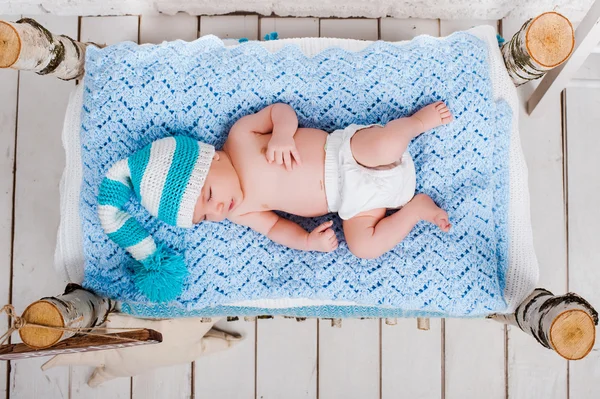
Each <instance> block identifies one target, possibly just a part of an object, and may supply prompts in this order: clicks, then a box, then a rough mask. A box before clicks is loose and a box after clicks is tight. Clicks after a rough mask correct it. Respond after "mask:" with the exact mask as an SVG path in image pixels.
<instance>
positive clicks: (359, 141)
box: [350, 101, 452, 168]
mask: <svg viewBox="0 0 600 399" xmlns="http://www.w3.org/2000/svg"><path fill="white" fill-rule="evenodd" d="M451 121H452V114H451V113H450V111H449V110H448V107H446V104H444V103H443V102H442V101H438V102H436V103H433V104H430V105H428V106H426V107H424V108H421V109H420V110H419V111H417V112H416V113H415V114H414V115H412V116H409V117H407V118H400V119H396V120H393V121H391V122H389V123H388V124H387V125H385V127H379V126H373V127H370V128H367V129H362V130H359V131H358V132H356V133H355V134H354V136H352V140H351V142H350V146H351V148H352V155H353V156H354V159H356V162H358V163H360V164H361V165H364V166H366V167H370V168H375V167H377V166H382V165H389V164H391V163H394V162H396V161H398V160H400V158H401V157H402V154H404V152H406V148H407V147H408V143H410V141H411V140H412V139H414V138H415V137H417V136H418V135H419V134H421V133H423V132H425V131H427V130H429V129H433V128H434V127H437V126H440V125H444V124H446V123H450V122H451Z"/></svg>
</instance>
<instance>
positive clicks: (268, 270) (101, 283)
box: [81, 33, 511, 317]
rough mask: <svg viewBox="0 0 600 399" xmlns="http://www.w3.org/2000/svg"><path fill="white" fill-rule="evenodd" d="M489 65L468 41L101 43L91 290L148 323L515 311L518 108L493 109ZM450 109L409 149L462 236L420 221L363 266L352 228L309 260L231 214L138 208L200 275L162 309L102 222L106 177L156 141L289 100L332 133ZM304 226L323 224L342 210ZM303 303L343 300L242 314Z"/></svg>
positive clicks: (87, 182) (91, 97) (89, 149)
mask: <svg viewBox="0 0 600 399" xmlns="http://www.w3.org/2000/svg"><path fill="white" fill-rule="evenodd" d="M487 58H488V49H487V47H486V45H485V43H484V42H483V41H481V40H480V39H478V38H476V37H475V36H472V35H470V34H467V33H457V34H454V35H452V36H450V37H448V38H445V39H436V38H431V37H426V36H421V37H418V38H417V39H415V40H413V41H412V42H410V43H408V44H403V45H394V44H390V43H385V42H376V43H374V44H372V45H370V46H369V47H367V48H366V49H365V50H363V51H360V52H349V51H346V50H342V49H339V48H330V49H327V50H325V51H323V52H321V53H319V54H317V55H315V56H314V57H310V58H309V57H306V56H305V55H303V53H302V52H301V51H300V49H299V48H298V47H297V46H294V45H288V46H285V47H284V48H283V49H281V50H280V51H277V52H276V53H270V52H268V51H267V50H265V49H264V48H263V47H261V45H260V44H258V43H256V42H249V43H245V44H242V45H240V46H238V47H236V48H232V49H228V48H225V47H224V46H223V43H222V42H221V41H220V40H219V39H217V38H216V37H204V38H201V39H199V40H196V41H194V42H191V43H185V42H182V41H177V42H171V43H164V44H161V45H145V46H138V45H136V44H134V43H121V44H118V45H115V46H110V47H106V48H104V49H97V48H94V47H90V48H88V50H87V56H86V75H85V81H84V84H85V91H84V104H83V113H82V118H83V119H82V129H81V144H82V157H83V177H84V181H83V186H82V192H81V215H82V220H83V236H84V237H85V238H84V253H85V258H86V264H85V281H84V286H85V287H87V288H89V289H92V290H93V291H95V292H97V293H99V294H102V295H105V296H108V297H111V298H114V299H118V300H120V301H122V303H123V306H122V310H123V311H125V312H128V313H131V314H135V315H139V316H146V317H177V316H199V315H202V316H213V315H256V314H287V315H297V316H318V317H349V316H371V317H395V316H415V315H429V316H480V315H484V314H488V313H490V312H500V311H502V310H503V309H505V307H506V304H505V302H504V298H503V292H504V285H505V277H504V276H505V272H506V270H507V266H508V262H507V258H508V244H507V242H508V237H507V234H508V229H507V214H508V198H509V191H508V187H509V185H508V163H509V155H508V147H509V141H510V131H511V110H510V108H509V106H508V105H507V104H506V103H505V102H495V101H494V100H493V93H492V84H491V81H490V75H489V71H488V66H487V65H488V63H487ZM437 100H444V101H445V102H446V103H447V104H448V106H449V107H450V109H451V110H452V112H453V114H454V117H455V120H454V122H452V123H450V124H449V125H446V126H442V127H439V128H436V129H434V130H432V131H429V132H426V133H425V134H422V135H421V136H419V137H418V138H417V139H415V140H414V141H413V142H412V143H411V145H410V153H411V154H412V157H413V159H414V162H415V166H416V171H417V191H418V192H424V193H427V194H429V195H430V196H431V197H432V198H433V199H434V200H435V202H436V203H438V204H439V205H440V206H441V207H442V208H443V209H445V210H447V211H448V213H449V215H450V220H451V222H452V224H453V228H452V230H451V232H450V233H448V234H444V233H441V232H440V231H439V230H438V229H437V228H436V227H435V226H434V225H432V224H429V223H427V222H420V223H419V224H418V225H417V226H416V227H415V228H414V229H413V231H412V232H411V233H410V235H409V236H408V237H407V238H406V239H405V240H404V241H403V242H402V243H400V244H399V245H398V246H397V247H396V248H394V249H393V250H392V251H389V252H388V253H386V254H385V255H383V256H381V257H380V258H378V259H376V260H361V259H358V258H356V257H354V256H353V255H352V254H351V253H350V252H349V251H348V248H347V246H346V244H345V242H344V241H343V233H342V230H341V223H339V220H337V221H336V223H335V229H336V232H337V235H338V238H339V239H340V240H341V242H340V246H339V248H338V249H337V250H336V251H334V252H332V253H327V254H326V253H315V252H300V251H296V250H291V249H288V248H285V247H283V246H280V245H278V244H275V243H273V242H272V241H270V240H269V239H267V238H266V237H263V236H261V235H260V234H258V233H255V232H253V231H251V230H249V229H248V228H245V227H242V226H237V225H234V224H232V223H230V222H227V221H225V222H222V223H203V224H202V225H199V226H196V227H195V228H193V229H191V230H184V229H178V228H175V227H171V226H168V225H166V224H164V223H162V222H160V221H158V220H155V219H154V218H152V217H151V216H150V215H149V214H148V213H147V212H146V211H145V210H144V209H143V208H142V207H141V206H140V205H139V204H138V203H136V202H135V201H131V203H130V204H129V205H128V212H130V213H131V214H133V215H134V216H135V217H136V218H137V219H138V220H139V221H140V222H141V223H142V224H143V225H144V226H145V227H146V228H147V229H148V231H150V232H151V234H152V235H153V236H154V237H155V238H156V239H157V241H159V242H161V243H166V244H167V245H168V247H170V248H171V249H173V250H174V251H177V252H180V253H185V258H186V262H187V265H188V267H189V271H190V275H189V277H188V278H187V280H186V282H185V284H184V290H183V293H182V294H181V296H180V297H179V298H178V299H177V300H175V301H173V302H170V303H167V304H161V305H156V304H152V303H148V302H147V300H146V299H145V297H143V296H142V295H141V294H139V293H138V292H137V291H136V289H135V287H134V284H133V281H132V263H133V260H132V259H131V258H130V257H129V256H128V255H127V253H126V252H125V251H124V250H123V249H121V248H119V247H118V246H117V245H115V244H114V243H113V242H112V241H111V240H109V239H108V237H107V236H106V235H105V234H104V232H103V231H102V228H101V226H100V223H99V220H98V216H97V213H96V207H97V199H96V196H97V194H98V187H99V184H100V181H101V180H102V177H103V176H104V174H105V173H106V171H107V170H108V169H109V168H110V166H111V165H113V164H114V163H115V162H116V161H118V160H119V159H121V158H125V157H127V156H129V155H130V154H132V153H133V152H135V151H136V150H138V149H140V148H142V147H143V146H145V145H147V144H148V143H150V142H152V141H154V140H156V139H158V138H161V137H164V136H169V135H175V134H183V135H188V136H191V137H194V138H197V139H199V140H201V141H205V142H208V143H211V144H214V145H215V146H216V147H217V148H219V147H220V146H222V145H223V143H224V141H225V139H226V138H227V133H228V131H229V129H230V127H231V126H232V125H233V123H234V122H235V121H237V120H238V119H239V118H240V117H242V116H244V115H247V114H250V113H254V112H257V111H259V110H260V109H262V108H263V107H265V106H267V105H269V104H272V103H274V102H285V103H288V104H290V105H291V106H292V107H293V108H294V109H295V110H296V112H297V114H298V119H299V123H300V125H301V126H304V127H315V128H320V129H323V130H326V131H329V132H331V131H333V130H335V129H341V128H344V127H345V126H347V125H349V124H352V123H356V124H372V123H383V124H385V123H386V122H388V121H390V120H392V119H396V118H399V117H403V116H407V115H410V114H412V113H413V112H414V111H415V110H417V109H419V108H421V107H423V106H424V105H427V104H429V103H432V102H434V101H437ZM291 218H292V219H294V220H296V221H298V222H299V223H300V224H301V225H302V226H304V227H305V228H306V229H307V230H311V229H312V228H314V227H316V226H317V225H318V224H319V223H321V222H323V221H324V220H327V219H331V218H332V216H331V215H328V216H325V217H322V218H314V219H302V218H296V217H291ZM336 219H337V218H336ZM298 298H304V299H310V300H319V301H330V302H329V305H322V306H302V307H288V308H281V307H280V308H266V307H265V306H259V305H257V306H250V307H248V306H236V303H239V302H240V301H251V300H259V299H260V300H264V299H298ZM331 301H340V305H336V304H335V302H333V304H332V302H331Z"/></svg>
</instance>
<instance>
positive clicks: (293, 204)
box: [274, 129, 327, 217]
mask: <svg viewBox="0 0 600 399" xmlns="http://www.w3.org/2000/svg"><path fill="white" fill-rule="evenodd" d="M294 138H295V141H296V148H297V149H298V152H299V153H300V158H301V161H302V165H300V166H297V165H295V164H294V169H293V170H292V171H287V170H285V168H280V169H278V172H277V180H278V185H277V190H278V191H279V193H278V195H277V196H276V197H278V201H277V202H278V204H274V205H275V208H277V209H279V210H281V211H284V212H287V213H291V214H294V215H298V216H305V217H314V216H320V215H324V214H326V213H327V198H326V196H325V182H324V173H325V172H324V167H325V142H326V140H327V133H325V132H323V131H321V130H316V129H298V131H297V132H296V135H295V137H294Z"/></svg>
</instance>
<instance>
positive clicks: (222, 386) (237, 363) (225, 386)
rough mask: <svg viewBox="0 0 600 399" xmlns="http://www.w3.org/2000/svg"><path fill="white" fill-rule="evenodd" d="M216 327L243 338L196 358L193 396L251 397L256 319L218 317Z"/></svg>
mask: <svg viewBox="0 0 600 399" xmlns="http://www.w3.org/2000/svg"><path fill="white" fill-rule="evenodd" d="M216 326H217V327H218V328H220V329H221V330H225V331H231V332H236V333H238V334H241V335H242V337H243V340H242V341H241V342H240V343H238V344H237V345H235V346H234V347H232V348H230V349H227V350H226V351H224V352H219V353H215V354H213V355H209V356H206V357H202V358H200V359H198V360H196V362H195V365H196V369H195V372H194V387H195V397H197V398H228V399H254V393H255V385H254V381H255V377H256V375H255V353H256V352H255V351H256V322H249V321H244V320H243V318H242V319H241V320H238V321H234V322H226V321H225V320H221V321H219V322H218V323H217V325H216ZM290 361H293V360H290Z"/></svg>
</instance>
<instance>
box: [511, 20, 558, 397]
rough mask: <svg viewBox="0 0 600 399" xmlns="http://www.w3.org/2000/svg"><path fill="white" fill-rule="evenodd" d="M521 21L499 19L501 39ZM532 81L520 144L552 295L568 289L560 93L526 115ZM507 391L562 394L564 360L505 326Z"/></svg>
mask: <svg viewBox="0 0 600 399" xmlns="http://www.w3.org/2000/svg"><path fill="white" fill-rule="evenodd" d="M524 22H525V21H524V20H522V19H504V20H503V21H502V35H503V36H504V38H505V39H506V40H510V38H512V36H513V35H514V34H515V33H516V32H517V31H518V30H519V29H520V28H521V26H522V25H523V23H524ZM536 85H537V83H531V84H529V85H525V86H522V87H520V88H519V95H520V98H521V109H520V114H519V118H520V119H519V124H520V129H521V144H522V146H523V152H524V153H525V160H526V162H527V166H528V169H529V192H530V195H531V222H532V226H533V237H534V245H535V248H536V253H537V256H538V261H539V265H540V280H539V284H538V286H540V287H545V288H547V289H549V290H551V291H553V292H556V293H564V292H566V289H567V256H566V229H565V226H566V221H565V198H564V186H563V145H562V128H561V123H562V116H561V101H560V97H558V96H557V97H556V98H552V99H548V100H549V101H548V102H546V104H540V106H541V107H543V108H542V109H539V110H538V111H541V112H539V114H537V116H536V117H531V116H529V115H527V112H526V111H525V101H526V99H527V98H529V96H530V95H531V93H532V92H533V90H534V88H535V86H536ZM507 341H508V395H509V397H510V398H518V399H528V398H531V392H536V395H537V396H538V397H540V398H554V399H566V398H567V361H566V360H564V359H562V358H561V357H559V356H557V355H556V354H555V353H553V352H552V351H549V350H547V349H545V348H543V347H542V346H540V345H533V344H534V343H535V342H534V340H533V339H532V338H531V337H529V336H528V335H526V334H524V333H523V332H522V331H521V330H519V329H518V328H513V327H509V328H508V334H507Z"/></svg>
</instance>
